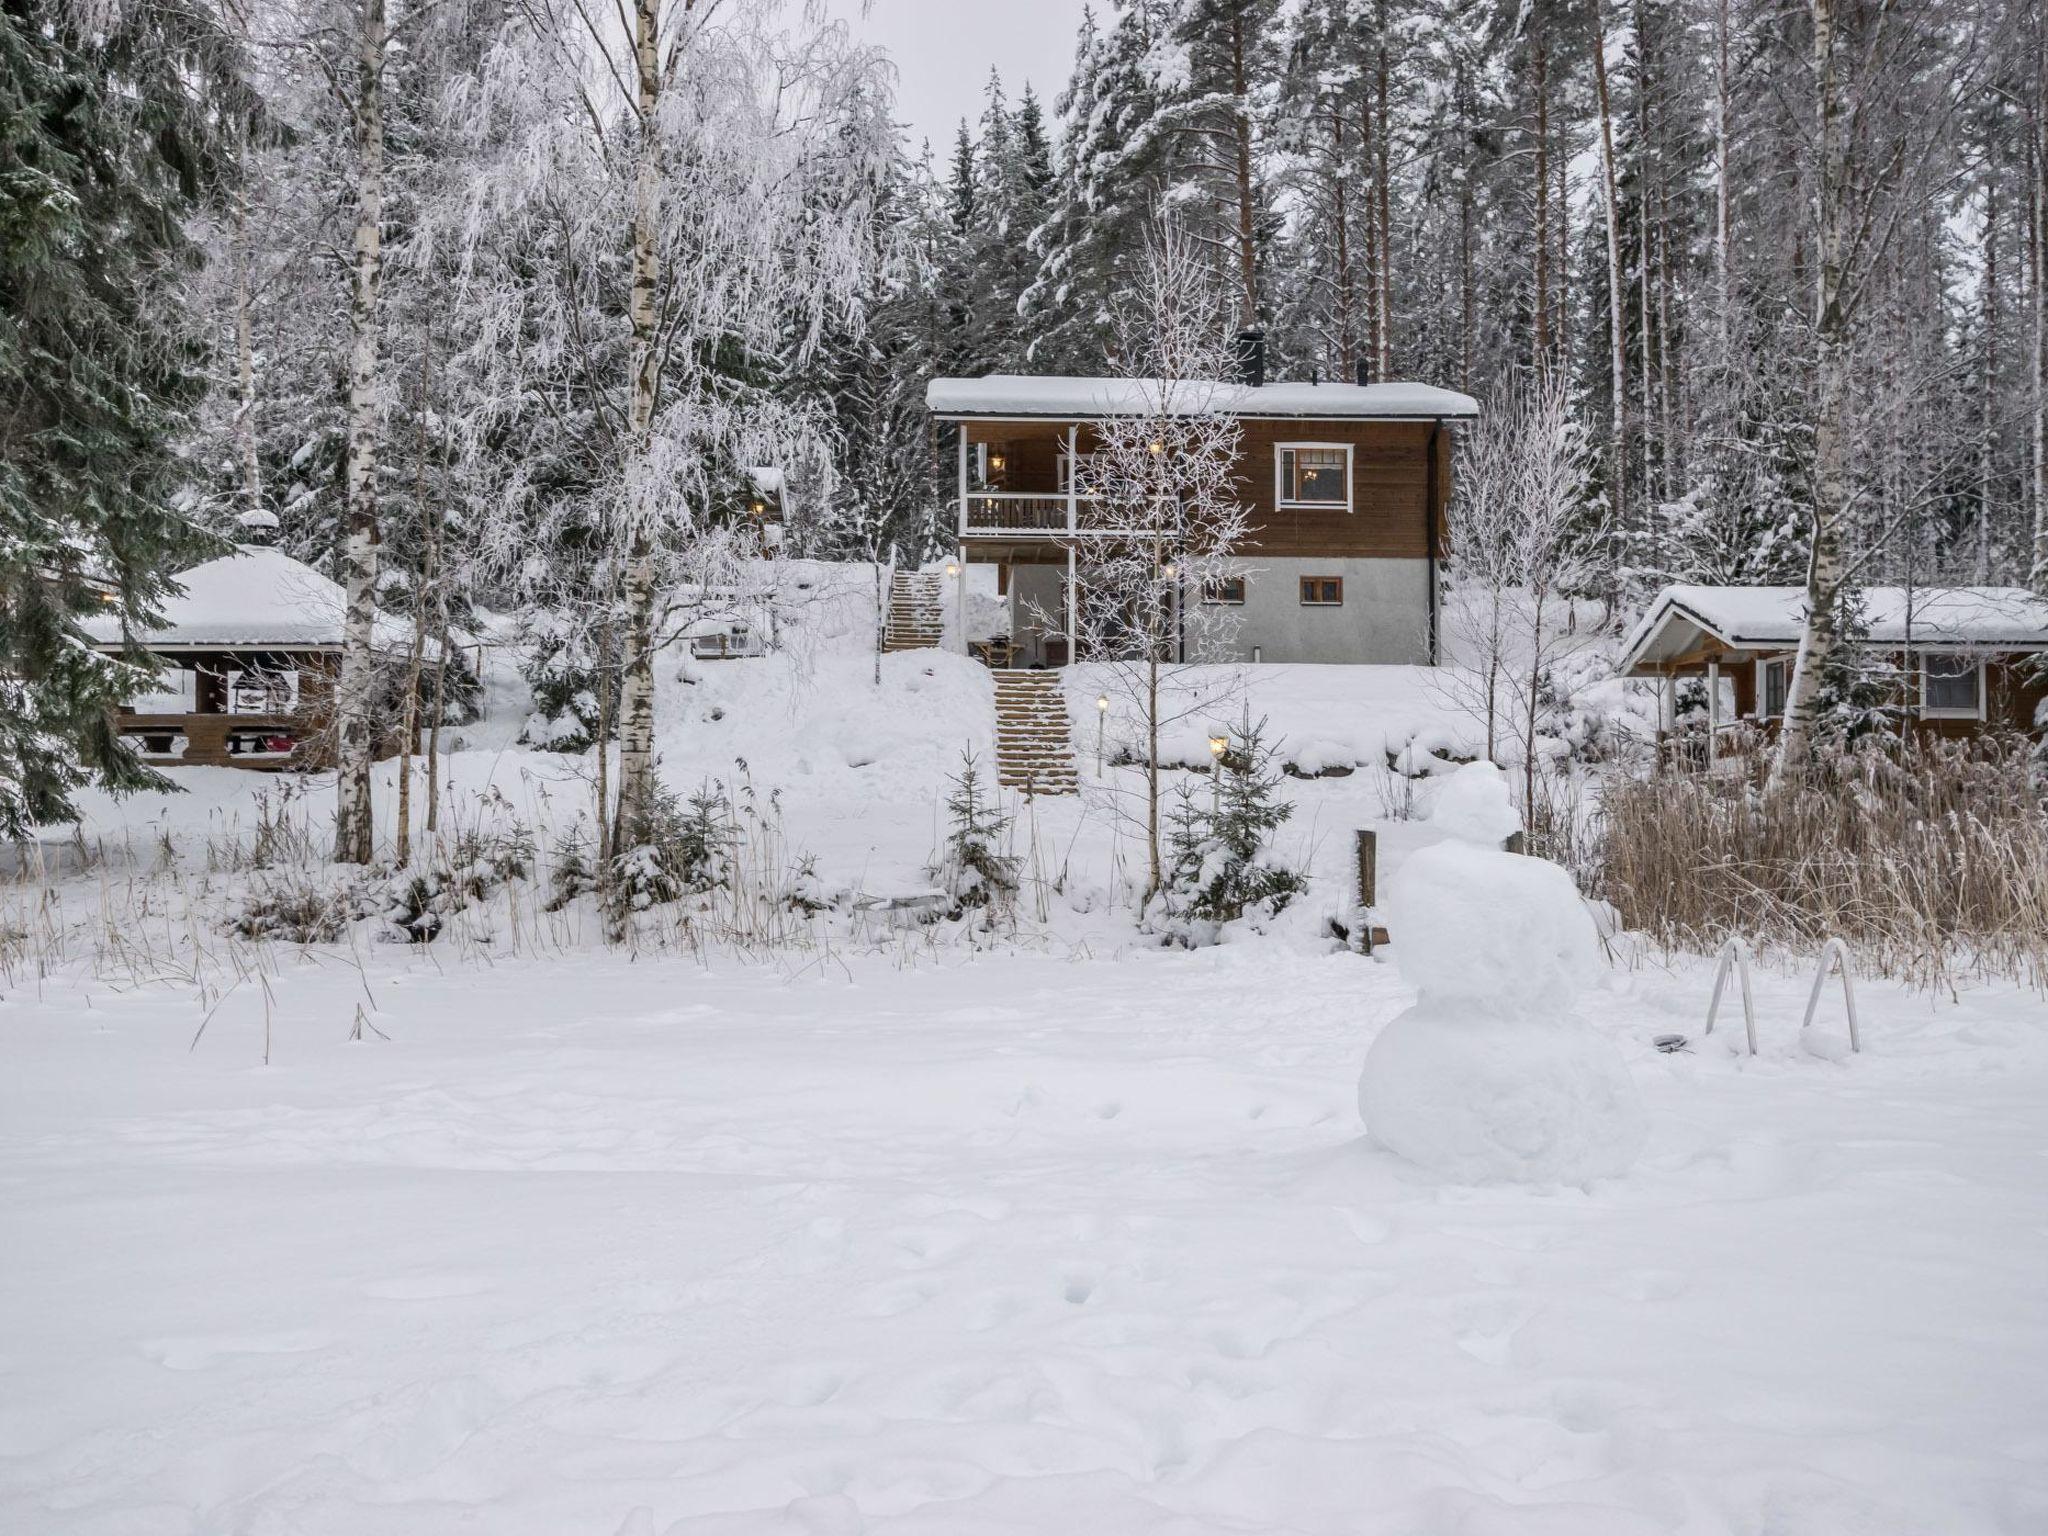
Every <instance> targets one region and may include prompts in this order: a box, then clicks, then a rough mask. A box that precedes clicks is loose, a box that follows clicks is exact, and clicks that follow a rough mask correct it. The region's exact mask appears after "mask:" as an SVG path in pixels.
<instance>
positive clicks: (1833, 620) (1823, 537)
mask: <svg viewBox="0 0 2048 1536" xmlns="http://www.w3.org/2000/svg"><path fill="white" fill-rule="evenodd" d="M1811 3H1812V6H1813V74H1814V81H1815V86H1816V90H1817V108H1818V115H1819V118H1820V124H1819V127H1820V134H1819V155H1820V185H1819V189H1818V204H1819V207H1818V212H1819V217H1818V221H1817V222H1818V226H1819V227H1818V229H1817V230H1816V232H1815V233H1816V245H1817V255H1818V261H1819V279H1820V286H1819V290H1818V292H1817V293H1816V294H1815V299H1814V346H1815V363H1816V377H1817V381H1818V394H1819V398H1818V400H1817V402H1816V411H1815V416H1814V424H1813V426H1814V431H1813V454H1814V497H1813V551H1812V554H1811V556H1810V557H1809V559H1808V562H1807V571H1806V630H1805V633H1804V634H1803V635H1802V636H1801V638H1800V641H1799V655H1798V659H1797V660H1796V661H1795V662H1794V663H1793V666H1792V680H1791V684H1790V686H1789V687H1788V688H1787V690H1786V696H1785V724H1784V727H1783V729H1782V730H1781V731H1780V732H1779V735H1778V755H1777V759H1776V761H1775V762H1774V763H1773V764H1772V765H1771V781H1770V782H1771V787H1772V788H1773V789H1776V788H1778V787H1780V786H1782V785H1784V784H1787V783H1790V782H1791V781H1792V780H1794V779H1796V778H1797V777H1798V776H1799V775H1800V774H1802V773H1803V772H1804V771H1805V769H1806V767H1807V765H1808V763H1809V761H1810V760H1811V758H1812V755H1813V747H1814V738H1815V734H1816V730H1817V727H1818V725H1819V715H1820V682H1821V675H1822V673H1823V672H1824V671H1825V670H1826V668H1827V665H1828V663H1829V661H1830V660H1831V659H1832V658H1833V656H1834V653H1835V651H1836V650H1837V649H1838V648H1839V646H1840V645H1841V640H1842V636H1841V599H1842V588H1843V583H1844V576H1845V571H1844V565H1843V553H1842V519H1843V516H1844V513H1845V511H1846V507H1847V503H1848V495H1849V480H1848V470H1849V464H1848V441H1847V436H1846V429H1847V419H1848V408H1849V386H1850V379H1849V367H1850V357H1849V345H1848V342H1849V337H1848V329H1849V323H1848V309H1847V303H1846V301H1847V297H1848V296H1847V294H1846V292H1845V289H1844V277H1845V274H1844V271H1843V266H1842V262H1843V257H1844V247H1845V242H1846V237H1847V225H1848V218H1849V209H1848V201H1849V196H1850V188H1849V186H1848V184H1847V182H1848V175H1847V171H1848V166H1847V157H1846V154H1845V152H1844V147H1843V143H1842V124H1841V114H1842V99H1841V97H1842V87H1841V80H1840V78H1839V74H1838V68H1837V61H1836V39H1835V26H1836V20H1835V18H1836V10H1835V7H1836V0H1811Z"/></svg>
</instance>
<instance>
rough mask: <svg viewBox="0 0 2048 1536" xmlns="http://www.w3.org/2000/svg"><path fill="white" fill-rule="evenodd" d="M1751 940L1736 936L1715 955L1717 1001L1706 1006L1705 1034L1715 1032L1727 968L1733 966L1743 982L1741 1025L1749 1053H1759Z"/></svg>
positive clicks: (1726, 977)
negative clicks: (1751, 981)
mask: <svg viewBox="0 0 2048 1536" xmlns="http://www.w3.org/2000/svg"><path fill="white" fill-rule="evenodd" d="M1750 952H1751V951H1750V947H1749V940H1747V939H1745V938H1743V937H1741V936H1740V935H1737V936H1735V937H1733V938H1731V939H1729V940H1728V942H1727V943H1725V944H1723V945H1722V946H1721V952H1720V953H1719V954H1718V955H1717V956H1715V965H1714V999H1713V1001H1712V1002H1710V1003H1708V1004H1707V1027H1706V1030H1705V1033H1707V1034H1709V1035H1711V1034H1712V1033H1713V1032H1714V1020H1715V1018H1716V1017H1717V1016H1718V1015H1719V1014H1720V1012H1721V992H1722V989H1723V988H1725V987H1726V986H1727V985H1728V967H1729V966H1730V965H1731V964H1733V965H1734V967H1735V970H1736V973H1737V975H1738V976H1740V978H1741V980H1742V1023H1743V1027H1744V1032H1745V1033H1746V1034H1747V1035H1748V1036H1749V1054H1750V1055H1752V1056H1754V1055H1755V1054H1756V999H1755V998H1754V996H1752V994H1751V992H1750V986H1749V957H1750Z"/></svg>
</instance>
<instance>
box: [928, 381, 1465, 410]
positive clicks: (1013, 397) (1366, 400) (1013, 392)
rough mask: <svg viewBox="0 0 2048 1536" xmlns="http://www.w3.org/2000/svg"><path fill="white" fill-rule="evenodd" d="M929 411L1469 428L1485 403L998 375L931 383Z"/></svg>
mask: <svg viewBox="0 0 2048 1536" xmlns="http://www.w3.org/2000/svg"><path fill="white" fill-rule="evenodd" d="M925 404H926V405H927V406H928V407H929V408H930V409H931V412H932V414H933V415H935V416H948V417H960V416H986V417H995V418H999V419H1007V418H1019V419H1030V418H1036V417H1048V418H1051V419H1053V420H1058V421H1091V420H1095V419H1098V418H1100V417H1104V416H1151V415H1187V416H1192V415H1206V414H1208V413H1210V412H1215V411H1220V412H1225V413H1227V414H1229V415H1233V416H1252V417H1291V418H1295V419H1298V420H1304V421H1435V420H1440V419H1442V420H1469V419H1471V418H1473V417H1476V416H1477V415H1478V414H1479V402H1478V401H1476V400H1474V399H1473V398H1472V397H1471V396H1470V395H1461V394H1459V393H1458V392H1457V391H1456V390H1451V389H1438V388H1436V387H1435V386H1434V385H1431V384H1401V383H1387V384H1260V385H1256V386H1253V385H1246V384H1234V383H1230V382H1227V381H1224V380H1215V379H1191V380H1181V381H1178V382H1173V383H1162V382H1161V381H1160V380H1158V379H1116V378H1081V377H1064V376H1058V375H1050V376H1041V375H1034V374H1021V373H992V374H990V375H989V376H988V377H987V378H982V379H933V380H932V381H931V383H930V385H929V386H927V387H926V389H925Z"/></svg>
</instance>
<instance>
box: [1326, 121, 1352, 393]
mask: <svg viewBox="0 0 2048 1536" xmlns="http://www.w3.org/2000/svg"><path fill="white" fill-rule="evenodd" d="M1330 162H1331V177H1330V183H1331V195H1332V197H1333V198H1334V200H1335V208H1334V215H1333V216H1334V220H1335V223H1336V226H1337V373H1338V377H1337V382H1338V383H1339V384H1349V383H1351V382H1352V381H1353V380H1354V379H1356V378H1357V376H1358V329H1357V321H1356V319H1355V318H1354V316H1353V313H1352V310H1353V305H1354V304H1355V302H1356V298H1357V295H1356V294H1355V293H1354V292H1353V291H1352V282H1351V168H1350V167H1349V166H1348V165H1347V164H1346V163H1345V160H1344V114H1343V113H1342V112H1341V111H1339V112H1333V113H1331V114H1330Z"/></svg>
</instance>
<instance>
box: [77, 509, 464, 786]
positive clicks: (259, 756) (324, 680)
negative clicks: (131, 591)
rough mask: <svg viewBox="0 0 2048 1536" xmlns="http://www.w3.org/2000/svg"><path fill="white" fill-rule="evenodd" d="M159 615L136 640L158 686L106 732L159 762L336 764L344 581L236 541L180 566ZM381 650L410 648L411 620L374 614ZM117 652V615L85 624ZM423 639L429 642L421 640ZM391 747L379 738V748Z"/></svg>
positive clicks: (129, 705)
mask: <svg viewBox="0 0 2048 1536" xmlns="http://www.w3.org/2000/svg"><path fill="white" fill-rule="evenodd" d="M177 582H178V586H179V587H180V588H181V589H182V590H181V592H180V594H179V595H178V596H176V597H173V598H171V599H169V600H168V601H166V602H165V603H164V604H163V605H162V609H163V622H162V623H161V624H158V625H156V626H154V627H152V628H151V629H149V630H147V631H144V632H142V633H140V634H137V635H135V636H134V637H133V638H134V640H135V641H136V642H138V643H140V644H141V645H142V646H144V647H145V648H146V649H148V650H149V651H150V653H151V654H152V655H154V656H155V657H156V658H157V659H158V660H159V661H160V662H162V664H163V672H162V674H161V678H160V681H161V682H162V684H163V686H162V688H160V689H159V691H157V692H155V693H152V694H148V695H144V696H141V697H138V698H133V699H129V700H126V701H124V703H123V704H122V706H121V708H120V709H118V710H116V711H115V714H114V728H115V730H116V731H118V732H119V733H120V734H121V735H122V736H124V737H127V738H128V739H129V740H130V741H132V742H133V743H134V744H135V746H136V747H137V749H138V750H139V752H140V754H141V756H142V759H143V761H144V762H146V763H150V764H152V765H153V766H157V767H166V766H173V765H177V764H199V765H203V766H211V767H224V768H255V769H270V770H278V769H318V768H328V767H332V766H333V765H334V761H335V753H334V740H333V735H334V733H333V730H332V725H333V719H334V691H335V684H336V681H337V679H338V678H339V677H340V675H341V652H342V614H343V609H344V606H345V602H344V594H343V592H342V589H341V588H340V586H338V585H337V584H336V583H335V582H333V581H331V580H329V579H328V578H327V577H325V576H323V575H321V574H320V573H319V572H318V571H316V570H314V569H313V568H312V567H311V566H309V565H304V564H301V563H300V562H299V561H297V560H294V559H292V558H291V556H289V555H287V554H285V553H284V552H283V551H282V550H278V549H272V548H268V547H266V546H263V545H257V544H244V545H241V546H240V547H238V548H237V549H236V551H235V552H234V553H233V554H231V555H225V556H223V557H221V558H220V559H218V560H209V561H207V562H206V563H204V564H203V565H198V566H194V567H193V568H192V569H191V570H188V571H185V572H182V573H181V574H180V575H179V576H178V578H177ZM376 626H377V627H376V644H377V648H378V650H379V651H380V652H382V653H384V654H386V655H397V654H401V653H404V652H407V651H409V649H410V647H411V644H412V633H411V630H410V628H409V627H408V626H406V625H403V624H400V623H397V622H396V621H394V620H392V619H389V618H386V617H384V616H382V615H379V616H378V618H377V621H376ZM85 628H86V632H87V634H88V635H89V636H90V637H91V638H92V640H93V642H94V644H95V647H96V648H97V649H99V650H102V651H106V652H109V653H112V654H118V653H120V652H121V651H122V649H123V643H122V635H121V625H120V621H119V620H118V619H116V618H113V617H111V616H110V617H106V618H95V619H93V620H90V621H88V623H87V624H86V626H85ZM429 643H430V644H431V642H429ZM396 750H397V743H396V741H395V740H392V741H387V742H383V743H380V744H379V752H380V755H389V754H390V753H391V752H395V751H396Z"/></svg>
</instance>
